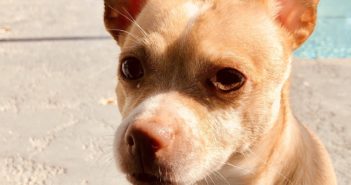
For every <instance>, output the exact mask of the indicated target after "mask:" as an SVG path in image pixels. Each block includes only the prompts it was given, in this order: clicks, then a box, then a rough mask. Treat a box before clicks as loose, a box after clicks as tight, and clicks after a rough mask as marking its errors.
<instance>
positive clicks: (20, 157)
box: [0, 0, 351, 185]
mask: <svg viewBox="0 0 351 185" xmlns="http://www.w3.org/2000/svg"><path fill="white" fill-rule="evenodd" d="M102 9H103V7H102V0H101V1H96V0H80V1H69V0H61V1H46V0H31V1H30V2H29V1H15V0H3V1H0V185H123V184H126V183H125V181H124V178H123V176H122V175H121V174H119V173H118V172H116V169H115V167H114V162H113V158H112V139H113V134H114V131H115V129H116V127H117V126H118V123H119V121H120V116H119V115H118V113H117V108H116V107H115V106H114V103H115V102H113V100H114V86H115V70H116V58H117V56H118V51H119V50H118V48H117V47H116V45H115V44H114V41H113V40H111V39H110V38H109V36H108V35H107V34H106V33H105V31H104V27H103V25H102ZM350 71H351V59H343V60H315V61H311V60H309V61H302V60H296V61H295V62H294V68H293V78H292V82H293V83H292V93H291V94H292V105H293V108H294V110H295V113H296V115H297V117H298V118H299V119H300V120H301V121H302V122H304V123H306V125H307V126H308V127H310V128H311V129H313V130H314V131H316V132H317V134H318V135H319V136H320V137H321V139H322V141H323V142H324V143H325V145H326V147H327V149H328V151H329V152H330V153H331V157H332V160H333V162H334V166H335V168H336V172H337V175H338V180H339V184H340V185H349V184H351V175H350V173H348V170H349V168H350V167H351V124H350V120H351V113H350V111H351V97H350V96H351V95H350V93H351V73H350ZM111 100H112V104H111Z"/></svg>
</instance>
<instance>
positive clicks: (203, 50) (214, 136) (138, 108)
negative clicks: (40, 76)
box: [105, 0, 315, 184]
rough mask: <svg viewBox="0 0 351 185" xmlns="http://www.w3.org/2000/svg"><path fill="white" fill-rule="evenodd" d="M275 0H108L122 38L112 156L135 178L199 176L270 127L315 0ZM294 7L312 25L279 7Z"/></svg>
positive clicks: (113, 27) (184, 180)
mask: <svg viewBox="0 0 351 185" xmlns="http://www.w3.org/2000/svg"><path fill="white" fill-rule="evenodd" d="M280 3H281V5H286V6H282V7H281V8H278V6H277V2H275V1H273V0H271V1H269V0H267V1H264V0H261V1H258V0H256V1H254V0H247V1H243V0H214V1H211V0H177V1H164V0H150V1H140V0H134V1H133V0H130V1H118V0H117V1H116V0H107V1H106V2H105V6H106V12H105V23H106V26H107V29H108V30H109V31H110V32H111V34H112V35H113V36H114V37H115V39H116V40H117V41H118V43H119V45H120V46H121V55H120V62H119V69H118V77H119V83H118V86H117V89H116V91H117V96H118V103H119V109H120V111H121V113H122V116H123V121H122V123H121V126H120V127H119V129H118V131H117V133H116V141H115V145H116V160H117V162H118V164H119V166H120V167H121V168H122V170H123V171H124V172H125V173H127V174H128V176H129V179H130V181H131V182H132V183H134V184H158V183H159V184H192V183H195V182H197V181H199V180H202V179H205V178H206V176H208V175H209V174H211V173H214V172H215V171H217V170H219V169H221V168H222V167H223V166H224V165H225V163H226V162H227V160H228V159H229V158H231V157H235V156H236V155H240V154H242V153H244V152H245V151H246V150H249V149H250V147H251V146H252V145H254V144H255V142H257V141H258V140H259V139H260V138H261V137H262V136H263V135H264V134H265V133H266V132H267V131H268V130H270V129H271V128H272V127H273V126H274V123H275V121H276V120H277V119H278V117H279V114H280V110H281V108H280V102H281V92H282V88H283V86H284V84H285V83H286V81H287V79H288V76H289V73H290V57H291V52H292V51H293V50H294V49H295V48H296V47H298V46H299V45H300V44H301V43H302V42H303V41H305V40H306V39H307V37H308V36H309V35H310V33H311V32H312V30H313V25H314V21H315V4H309V5H308V6H307V5H306V6H305V5H303V6H302V5H299V4H297V5H294V4H293V5H292V4H291V3H290V2H289V3H285V2H284V1H282V2H280ZM291 7H294V8H296V11H293V12H294V13H292V14H297V13H299V14H303V15H304V16H305V17H304V21H305V20H306V21H308V23H309V24H313V25H312V27H311V25H306V24H307V23H306V22H303V21H302V19H300V18H301V15H300V17H299V18H294V17H292V15H290V14H286V13H280V12H281V10H284V8H291ZM310 10H313V11H310ZM309 11H310V12H309ZM296 12H297V13H296ZM306 12H307V13H306ZM134 18H135V19H136V21H134ZM296 19H298V20H296ZM304 31H305V32H304Z"/></svg>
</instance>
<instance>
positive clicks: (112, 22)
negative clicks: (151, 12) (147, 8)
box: [104, 0, 146, 45]
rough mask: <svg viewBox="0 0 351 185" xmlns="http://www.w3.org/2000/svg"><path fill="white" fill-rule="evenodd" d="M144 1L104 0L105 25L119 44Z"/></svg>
mask: <svg viewBox="0 0 351 185" xmlns="http://www.w3.org/2000/svg"><path fill="white" fill-rule="evenodd" d="M145 3H146V0H105V13H104V22H105V26H106V29H107V30H108V31H109V32H110V34H111V35H112V36H113V38H114V39H115V40H116V41H117V43H118V44H119V45H121V44H122V43H123V40H124V39H123V38H124V35H125V33H126V31H128V29H129V27H130V26H131V25H132V24H134V21H135V19H136V17H137V16H138V15H139V13H140V11H141V9H142V8H143V6H144V5H145Z"/></svg>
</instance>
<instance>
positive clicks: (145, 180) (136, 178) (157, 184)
mask: <svg viewBox="0 0 351 185" xmlns="http://www.w3.org/2000/svg"><path fill="white" fill-rule="evenodd" d="M128 180H130V181H131V182H132V183H133V184H136V185H170V184H173V183H172V182H170V181H168V180H165V179H163V178H162V177H159V176H155V175H152V174H147V173H132V174H128Z"/></svg>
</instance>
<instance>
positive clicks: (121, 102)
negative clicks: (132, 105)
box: [116, 83, 126, 113]
mask: <svg viewBox="0 0 351 185" xmlns="http://www.w3.org/2000/svg"><path fill="white" fill-rule="evenodd" d="M116 95H117V100H118V101H117V103H118V104H117V105H118V109H119V111H120V112H121V113H123V112H125V110H124V109H125V108H124V107H125V103H126V94H125V91H124V89H123V87H122V85H121V83H118V84H117V86H116Z"/></svg>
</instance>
